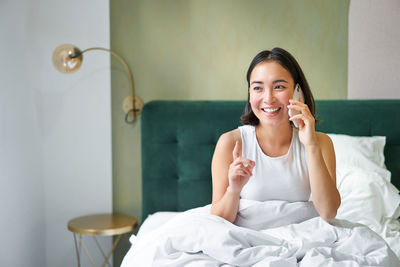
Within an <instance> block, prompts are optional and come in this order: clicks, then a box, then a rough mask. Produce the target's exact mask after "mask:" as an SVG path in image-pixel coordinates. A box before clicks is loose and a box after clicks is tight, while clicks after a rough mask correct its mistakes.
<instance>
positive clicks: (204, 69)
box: [110, 0, 349, 258]
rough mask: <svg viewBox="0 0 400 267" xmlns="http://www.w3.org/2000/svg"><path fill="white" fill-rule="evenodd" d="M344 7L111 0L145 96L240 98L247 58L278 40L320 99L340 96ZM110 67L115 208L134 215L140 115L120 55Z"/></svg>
mask: <svg viewBox="0 0 400 267" xmlns="http://www.w3.org/2000/svg"><path fill="white" fill-rule="evenodd" d="M348 7H349V0H336V1H330V0H324V1H322V0H319V1H316V0H301V1H300V0H276V1H261V0H260V1H239V0H236V1H232V0H231V1H228V0H219V1H215V0H202V1H200V0H198V1H190V0H183V1H163V0H158V1H148V0H147V1H145V0H135V1H122V0H114V1H110V9H111V47H112V49H114V50H115V51H117V52H119V53H120V54H121V55H122V56H124V57H125V58H126V59H127V61H128V63H129V65H130V66H131V68H132V71H133V73H134V78H135V87H136V91H137V94H138V95H139V96H140V97H142V99H143V100H144V101H145V102H148V101H151V100H154V99H177V100H195V99H210V100H220V99H221V100H222V99H223V100H238V99H243V100H244V99H245V98H246V90H247V89H246V80H245V73H246V71H247V68H248V65H249V63H250V61H251V59H252V58H253V57H254V56H255V55H256V53H258V52H259V51H261V50H264V49H271V48H273V47H275V46H280V47H283V48H285V49H287V50H288V51H290V52H291V53H292V54H293V55H294V56H295V57H296V58H297V59H298V61H299V63H300V65H301V66H302V68H303V71H304V72H305V74H306V76H307V78H308V80H309V82H310V85H311V88H312V90H313V92H314V96H315V98H316V99H345V98H346V96H347V91H346V87H347V26H348ZM111 75H112V99H113V100H112V112H113V115H112V120H113V208H114V211H118V212H125V213H128V214H131V215H134V216H137V217H140V213H141V160H140V153H141V151H140V121H139V122H138V123H136V124H135V125H127V124H125V123H124V122H123V113H122V111H121V105H120V103H121V102H122V100H123V98H124V97H125V96H126V95H127V94H129V89H128V78H127V75H126V74H125V72H124V70H123V68H122V66H120V65H119V64H118V62H116V61H114V63H113V69H112V73H111ZM160 131H162V129H160ZM154 164H157V163H156V162H155V163H154ZM124 246H127V242H125V244H124ZM120 253H123V252H120ZM117 254H118V253H117ZM116 258H118V256H117V257H116Z"/></svg>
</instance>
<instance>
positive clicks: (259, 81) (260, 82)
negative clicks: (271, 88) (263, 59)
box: [251, 81, 264, 84]
mask: <svg viewBox="0 0 400 267" xmlns="http://www.w3.org/2000/svg"><path fill="white" fill-rule="evenodd" d="M253 83H260V84H264V83H263V82H261V81H253V82H251V84H253Z"/></svg>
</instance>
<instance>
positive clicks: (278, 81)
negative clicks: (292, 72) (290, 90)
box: [272, 80, 288, 84]
mask: <svg viewBox="0 0 400 267" xmlns="http://www.w3.org/2000/svg"><path fill="white" fill-rule="evenodd" d="M281 82H284V83H288V82H287V81H285V80H276V81H273V82H272V84H275V83H281Z"/></svg>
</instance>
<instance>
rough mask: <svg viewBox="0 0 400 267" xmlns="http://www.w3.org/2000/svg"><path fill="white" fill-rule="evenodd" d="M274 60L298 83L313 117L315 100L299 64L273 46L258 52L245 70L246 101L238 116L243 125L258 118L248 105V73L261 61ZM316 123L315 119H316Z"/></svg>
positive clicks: (254, 123)
mask: <svg viewBox="0 0 400 267" xmlns="http://www.w3.org/2000/svg"><path fill="white" fill-rule="evenodd" d="M269 61H275V62H277V63H279V65H281V66H282V67H284V68H285V69H286V70H287V71H289V73H290V74H291V75H292V78H293V80H294V84H296V83H298V84H299V85H300V87H301V89H302V90H303V93H304V102H305V103H306V104H307V106H308V108H309V109H310V111H311V114H312V115H313V116H314V118H315V102H314V97H313V95H312V93H311V89H310V86H309V85H308V82H307V79H306V77H305V76H304V73H303V71H302V70H301V68H300V65H299V64H298V63H297V61H296V59H295V58H294V57H293V56H292V55H291V54H290V53H289V52H287V51H286V50H284V49H282V48H279V47H275V48H274V49H272V50H271V51H268V50H264V51H261V52H260V53H258V54H257V55H256V56H255V57H254V58H253V60H252V61H251V63H250V66H249V69H248V70H247V87H248V88H247V103H246V107H245V109H244V113H243V115H242V116H241V117H240V122H241V123H242V124H243V125H246V124H247V125H248V124H249V125H258V123H259V120H258V118H257V117H256V115H254V113H253V110H252V109H251V105H250V92H249V89H250V75H251V72H252V71H253V69H254V68H255V66H256V65H257V64H259V63H261V62H269ZM316 123H317V121H316Z"/></svg>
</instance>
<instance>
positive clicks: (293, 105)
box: [287, 99, 318, 146]
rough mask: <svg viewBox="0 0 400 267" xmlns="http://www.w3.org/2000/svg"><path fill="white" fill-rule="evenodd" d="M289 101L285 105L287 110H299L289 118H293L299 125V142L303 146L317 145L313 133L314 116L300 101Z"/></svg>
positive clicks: (315, 136)
mask: <svg viewBox="0 0 400 267" xmlns="http://www.w3.org/2000/svg"><path fill="white" fill-rule="evenodd" d="M300 100H302V99H300ZM289 103H290V104H289V105H288V106H287V108H288V109H289V110H295V111H297V112H299V114H297V115H294V116H292V117H291V118H289V120H291V121H293V120H295V121H296V123H297V125H298V126H299V138H300V142H302V143H303V145H305V146H314V145H317V144H318V141H317V135H316V133H315V118H314V116H313V115H312V114H311V112H310V109H309V108H308V106H307V105H306V104H304V103H303V102H301V101H296V100H293V99H290V100H289Z"/></svg>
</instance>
